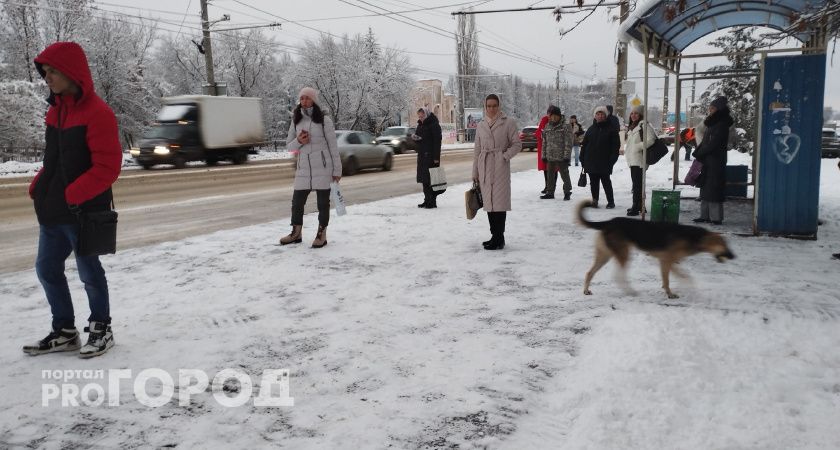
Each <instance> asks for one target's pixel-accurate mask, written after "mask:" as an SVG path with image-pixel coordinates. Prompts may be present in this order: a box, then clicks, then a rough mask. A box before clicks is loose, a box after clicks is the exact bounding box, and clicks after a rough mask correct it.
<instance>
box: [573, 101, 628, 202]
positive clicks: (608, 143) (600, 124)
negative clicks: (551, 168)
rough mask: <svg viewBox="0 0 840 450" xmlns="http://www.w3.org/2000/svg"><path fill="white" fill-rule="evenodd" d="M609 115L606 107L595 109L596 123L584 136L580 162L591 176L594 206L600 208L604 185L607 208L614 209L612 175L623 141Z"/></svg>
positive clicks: (590, 183) (590, 184) (590, 182)
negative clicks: (599, 198)
mask: <svg viewBox="0 0 840 450" xmlns="http://www.w3.org/2000/svg"><path fill="white" fill-rule="evenodd" d="M607 113H608V111H607V108H606V107H604V106H599V107H597V108H595V121H594V123H593V125H592V126H591V127H589V128H588V129H587V130H586V134H584V135H583V143H582V144H581V150H580V160H581V163H582V164H583V170H585V171H586V173H588V174H589V186H590V190H591V192H592V202H593V203H594V205H593V206H594V207H595V208H597V207H598V197H599V196H600V195H599V194H600V186H599V184H603V185H604V194H606V196H607V208H609V209H612V208H615V202H614V199H613V189H612V181H611V180H610V175H611V174H612V169H613V166H614V165H615V162H616V161H618V150H619V148H620V147H621V140H620V138H619V136H618V128H616V127H615V126H614V124H613V123H611V122H610V121H609V119H608V118H607Z"/></svg>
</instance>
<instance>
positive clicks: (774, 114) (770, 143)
mask: <svg viewBox="0 0 840 450" xmlns="http://www.w3.org/2000/svg"><path fill="white" fill-rule="evenodd" d="M762 84H763V89H764V90H763V93H764V95H763V97H764V98H763V101H762V105H761V107H762V115H763V119H762V126H761V148H760V149H759V151H760V152H761V153H760V158H759V161H760V162H759V177H758V195H757V199H758V231H761V232H769V233H778V234H784V235H806V236H816V234H817V210H818V205H819V188H820V164H821V162H820V145H821V142H820V140H821V129H822V114H823V96H824V90H825V54H820V55H797V56H779V57H772V58H767V59H765V63H764V80H763V82H762Z"/></svg>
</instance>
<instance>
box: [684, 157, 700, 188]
mask: <svg viewBox="0 0 840 450" xmlns="http://www.w3.org/2000/svg"><path fill="white" fill-rule="evenodd" d="M702 171H703V163H701V162H700V160H698V159H695V160H694V161H692V163H691V167H689V168H688V173H687V174H685V180H684V181H685V184H688V185H691V186H696V187H700V183H699V181H700V172H702Z"/></svg>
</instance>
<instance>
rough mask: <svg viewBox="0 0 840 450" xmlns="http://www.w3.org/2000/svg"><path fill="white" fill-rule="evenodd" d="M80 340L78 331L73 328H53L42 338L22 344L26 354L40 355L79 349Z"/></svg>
mask: <svg viewBox="0 0 840 450" xmlns="http://www.w3.org/2000/svg"><path fill="white" fill-rule="evenodd" d="M81 346H82V342H81V340H80V339H79V332H78V331H76V329H75V328H62V329H60V330H53V331H52V332H50V334H48V335H47V337H45V338H44V339H41V340H40V341H38V342H36V343H35V344H32V345H24V346H23V352H24V353H26V354H27V355H41V354H44V353H53V352H72V351H76V350H78V349H79V347H81Z"/></svg>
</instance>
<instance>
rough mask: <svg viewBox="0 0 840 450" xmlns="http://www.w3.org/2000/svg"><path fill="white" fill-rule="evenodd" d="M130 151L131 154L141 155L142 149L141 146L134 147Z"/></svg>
mask: <svg viewBox="0 0 840 450" xmlns="http://www.w3.org/2000/svg"><path fill="white" fill-rule="evenodd" d="M128 153H130V154H131V156H140V149H139V148H132V149H131V150H129V151H128Z"/></svg>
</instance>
